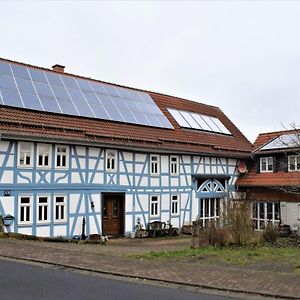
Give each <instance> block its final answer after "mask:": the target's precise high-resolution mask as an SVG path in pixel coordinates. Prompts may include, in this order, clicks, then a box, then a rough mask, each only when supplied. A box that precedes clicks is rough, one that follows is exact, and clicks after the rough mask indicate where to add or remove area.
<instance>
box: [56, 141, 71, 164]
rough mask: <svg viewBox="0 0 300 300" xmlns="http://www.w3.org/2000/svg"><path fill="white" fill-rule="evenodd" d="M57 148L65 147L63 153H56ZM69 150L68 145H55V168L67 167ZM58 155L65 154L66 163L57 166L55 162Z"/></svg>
mask: <svg viewBox="0 0 300 300" xmlns="http://www.w3.org/2000/svg"><path fill="white" fill-rule="evenodd" d="M58 148H66V152H65V154H58ZM69 152H70V149H69V146H66V145H55V169H67V168H68V167H69ZM58 155H60V157H62V156H66V165H65V166H61V165H60V166H58V165H57V162H58V159H57V157H58ZM60 161H61V159H60Z"/></svg>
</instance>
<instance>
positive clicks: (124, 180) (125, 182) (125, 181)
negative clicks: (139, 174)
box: [120, 175, 129, 185]
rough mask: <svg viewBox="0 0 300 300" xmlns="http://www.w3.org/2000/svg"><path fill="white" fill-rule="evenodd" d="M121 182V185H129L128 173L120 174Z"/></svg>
mask: <svg viewBox="0 0 300 300" xmlns="http://www.w3.org/2000/svg"><path fill="white" fill-rule="evenodd" d="M120 184H121V185H129V181H128V177H127V175H120Z"/></svg>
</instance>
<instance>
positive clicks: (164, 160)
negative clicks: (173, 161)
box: [160, 155, 169, 173]
mask: <svg viewBox="0 0 300 300" xmlns="http://www.w3.org/2000/svg"><path fill="white" fill-rule="evenodd" d="M160 160H161V170H160V171H161V173H169V156H166V155H162V156H161V158H160Z"/></svg>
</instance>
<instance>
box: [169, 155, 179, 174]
mask: <svg viewBox="0 0 300 300" xmlns="http://www.w3.org/2000/svg"><path fill="white" fill-rule="evenodd" d="M170 165H171V167H170V171H171V175H177V174H178V157H177V156H171V157H170Z"/></svg>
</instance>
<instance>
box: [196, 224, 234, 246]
mask: <svg viewBox="0 0 300 300" xmlns="http://www.w3.org/2000/svg"><path fill="white" fill-rule="evenodd" d="M229 236H230V233H229V231H228V230H227V228H225V227H222V226H220V225H219V224H216V223H215V222H210V223H209V225H208V226H207V227H205V228H202V227H201V225H200V222H197V221H195V222H194V223H193V238H192V248H197V247H199V246H201V247H204V246H214V247H224V246H225V245H227V244H228V241H229Z"/></svg>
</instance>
